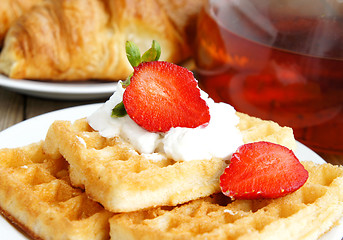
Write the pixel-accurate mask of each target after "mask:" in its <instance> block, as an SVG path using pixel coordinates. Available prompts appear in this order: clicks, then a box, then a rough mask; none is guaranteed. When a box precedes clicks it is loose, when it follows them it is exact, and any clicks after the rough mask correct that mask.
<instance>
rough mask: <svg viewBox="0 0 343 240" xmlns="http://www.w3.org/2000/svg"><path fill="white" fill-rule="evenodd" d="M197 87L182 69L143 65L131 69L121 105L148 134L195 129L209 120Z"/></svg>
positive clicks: (153, 63)
mask: <svg viewBox="0 0 343 240" xmlns="http://www.w3.org/2000/svg"><path fill="white" fill-rule="evenodd" d="M197 86H198V83H197V81H196V80H195V78H194V76H193V74H192V72H190V71H189V70H187V69H186V68H183V67H180V66H177V65H175V64H172V63H169V62H163V61H153V62H143V63H141V64H140V65H138V66H137V67H135V68H134V73H133V75H132V77H131V79H130V85H129V86H128V87H127V88H126V90H125V92H124V96H123V103H124V106H125V109H126V112H127V114H128V115H129V116H130V117H131V118H132V119H133V120H134V121H135V122H136V123H137V124H138V125H140V126H141V127H143V128H145V129H146V130H148V131H150V132H166V131H168V130H169V129H170V128H172V127H188V128H195V127H198V126H200V125H203V124H206V123H208V122H209V120H210V114H209V109H208V106H207V104H206V102H205V101H204V100H203V99H202V98H201V97H200V89H199V88H198V87H197Z"/></svg>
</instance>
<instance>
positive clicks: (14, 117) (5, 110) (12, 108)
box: [0, 87, 343, 165]
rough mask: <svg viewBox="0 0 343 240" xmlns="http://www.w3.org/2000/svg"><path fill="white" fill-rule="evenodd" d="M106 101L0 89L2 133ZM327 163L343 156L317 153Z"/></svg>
mask: <svg viewBox="0 0 343 240" xmlns="http://www.w3.org/2000/svg"><path fill="white" fill-rule="evenodd" d="M105 100H106V99H99V100H91V101H62V100H50V99H42V98H36V97H30V96H26V95H22V94H18V93H15V92H12V91H8V90H6V89H4V88H1V87H0V131H2V130H4V129H6V128H8V127H10V126H12V125H14V124H16V123H19V122H21V121H23V120H25V119H29V118H32V117H35V116H38V115H40V114H43V113H47V112H51V111H54V110H58V109H63V108H67V107H72V106H80V105H84V104H90V103H98V102H104V101H105ZM317 153H318V154H319V155H320V156H321V157H322V158H323V159H324V160H325V161H327V162H329V163H332V164H335V165H343V153H342V154H330V153H321V152H317Z"/></svg>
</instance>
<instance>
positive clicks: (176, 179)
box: [44, 114, 295, 212]
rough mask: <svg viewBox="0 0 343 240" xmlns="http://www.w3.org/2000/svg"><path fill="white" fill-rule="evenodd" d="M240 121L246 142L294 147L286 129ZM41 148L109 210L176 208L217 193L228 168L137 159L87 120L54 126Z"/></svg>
mask: <svg viewBox="0 0 343 240" xmlns="http://www.w3.org/2000/svg"><path fill="white" fill-rule="evenodd" d="M239 117H240V119H241V120H240V124H239V126H238V127H239V129H240V130H241V132H242V134H243V138H244V142H245V143H247V142H252V141H258V140H265V141H271V142H275V143H279V144H283V145H285V146H287V147H289V148H294V146H295V140H294V137H293V132H292V130H291V129H290V128H287V127H280V126H279V125H277V124H276V123H274V122H270V121H263V120H260V119H257V118H252V117H249V116H248V115H245V114H239ZM44 149H45V151H46V153H48V154H49V155H50V157H52V158H60V157H61V155H62V156H63V157H64V158H65V159H66V160H67V161H68V162H69V164H70V178H71V181H72V184H73V185H75V186H79V187H82V188H85V190H86V193H87V194H88V195H89V196H90V197H91V198H92V199H94V200H95V201H98V202H100V203H101V204H102V205H103V206H104V207H105V208H106V209H108V210H109V211H112V212H129V211H136V210H139V209H145V208H149V207H154V206H161V205H164V206H175V205H177V204H181V203H184V202H188V201H190V200H194V199H198V198H200V197H205V196H209V195H211V194H213V193H216V192H219V191H220V187H219V177H220V175H221V174H222V172H223V171H224V168H225V167H226V165H227V163H226V162H225V161H223V160H221V159H211V160H202V161H198V160H197V161H188V162H175V161H173V160H172V159H165V158H164V159H156V157H155V156H153V155H144V154H142V155H140V154H138V153H137V152H136V151H135V149H134V148H133V147H132V146H131V145H130V144H128V143H127V142H124V141H123V140H122V139H120V138H118V137H114V138H104V137H102V136H100V135H99V133H98V132H96V131H93V129H92V128H91V127H90V126H89V125H88V123H87V121H86V119H80V120H77V121H75V122H74V124H72V123H70V122H68V121H56V122H54V123H53V124H52V125H51V126H50V128H49V131H48V133H47V136H46V139H45V146H44Z"/></svg>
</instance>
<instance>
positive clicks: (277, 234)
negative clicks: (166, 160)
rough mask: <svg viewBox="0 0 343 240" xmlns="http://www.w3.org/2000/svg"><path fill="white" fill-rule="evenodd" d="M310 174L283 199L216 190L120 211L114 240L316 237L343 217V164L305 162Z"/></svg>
mask: <svg viewBox="0 0 343 240" xmlns="http://www.w3.org/2000/svg"><path fill="white" fill-rule="evenodd" d="M304 165H305V167H306V169H307V170H308V171H309V173H310V176H309V179H308V181H307V183H306V184H305V185H304V186H303V187H302V188H300V189H299V190H298V191H296V192H294V193H292V194H289V195H287V196H285V197H283V198H279V199H272V200H271V199H269V200H267V199H263V200H236V201H234V202H230V198H228V197H225V196H224V195H221V194H217V195H213V196H211V197H207V198H203V199H199V200H194V201H192V202H190V203H187V204H183V205H180V206H177V207H159V208H156V209H150V210H145V211H139V212H132V213H126V214H124V213H121V214H117V215H115V216H114V217H112V218H111V219H110V225H111V232H110V235H111V239H130V240H133V239H156V240H157V239H207V240H210V239H216V240H217V239H231V240H235V239H240V240H244V239H247V240H251V239H263V240H266V239H279V240H280V239H287V240H289V239H293V240H294V239H317V238H318V237H319V236H321V235H322V234H323V233H325V232H326V231H328V230H329V229H330V228H331V227H332V226H333V225H335V223H337V221H338V220H339V219H340V218H341V217H342V216H343V191H342V189H343V167H335V166H332V165H329V164H323V165H315V164H314V163H312V162H304Z"/></svg>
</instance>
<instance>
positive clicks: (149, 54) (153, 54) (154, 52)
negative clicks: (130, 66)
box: [142, 40, 161, 62]
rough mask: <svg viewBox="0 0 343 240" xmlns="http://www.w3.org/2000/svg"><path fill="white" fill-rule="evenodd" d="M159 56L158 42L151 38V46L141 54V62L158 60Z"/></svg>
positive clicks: (159, 47)
mask: <svg viewBox="0 0 343 240" xmlns="http://www.w3.org/2000/svg"><path fill="white" fill-rule="evenodd" d="M160 56H161V46H160V44H159V43H158V42H157V41H155V40H153V41H152V46H151V48H150V49H148V50H147V51H146V52H145V53H144V54H143V56H142V62H152V61H158V59H159V58H160Z"/></svg>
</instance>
